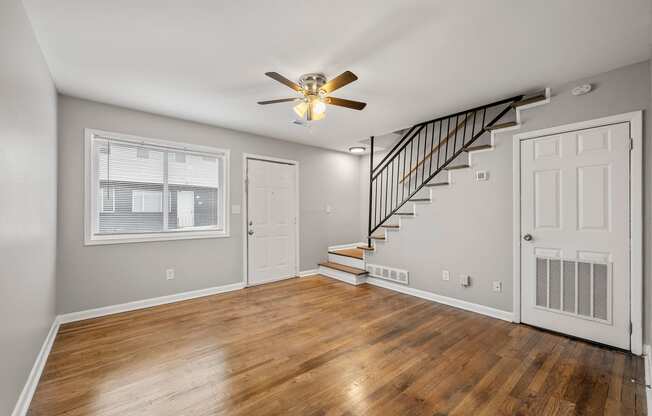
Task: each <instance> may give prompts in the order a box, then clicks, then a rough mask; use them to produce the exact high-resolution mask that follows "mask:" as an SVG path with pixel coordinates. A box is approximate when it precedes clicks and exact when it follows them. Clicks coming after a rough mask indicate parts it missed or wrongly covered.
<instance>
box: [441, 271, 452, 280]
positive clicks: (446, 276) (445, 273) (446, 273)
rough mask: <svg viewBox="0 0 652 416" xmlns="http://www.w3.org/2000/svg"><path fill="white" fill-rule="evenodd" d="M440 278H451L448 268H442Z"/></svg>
mask: <svg viewBox="0 0 652 416" xmlns="http://www.w3.org/2000/svg"><path fill="white" fill-rule="evenodd" d="M441 280H451V272H449V271H448V270H442V272H441Z"/></svg>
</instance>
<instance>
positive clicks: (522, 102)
mask: <svg viewBox="0 0 652 416" xmlns="http://www.w3.org/2000/svg"><path fill="white" fill-rule="evenodd" d="M546 98H547V97H546V93H545V92H544V93H542V94H537V95H534V96H532V97H529V98H523V99H522V100H520V101H516V102H515V103H513V104H512V108H518V107H523V106H524V105H528V104H534V103H538V102H539V101H544V100H545V99H546Z"/></svg>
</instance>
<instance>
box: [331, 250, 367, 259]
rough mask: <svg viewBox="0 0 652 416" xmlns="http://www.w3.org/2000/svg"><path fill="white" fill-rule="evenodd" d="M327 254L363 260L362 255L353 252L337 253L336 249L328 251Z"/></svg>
mask: <svg viewBox="0 0 652 416" xmlns="http://www.w3.org/2000/svg"><path fill="white" fill-rule="evenodd" d="M356 248H357V247H356ZM328 254H335V255H336V256H342V257H350V258H352V259H358V260H364V257H358V256H354V255H353V254H344V253H338V252H337V251H329V252H328Z"/></svg>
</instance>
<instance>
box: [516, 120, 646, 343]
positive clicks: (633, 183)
mask: <svg viewBox="0 0 652 416" xmlns="http://www.w3.org/2000/svg"><path fill="white" fill-rule="evenodd" d="M616 123H630V133H631V139H632V150H631V152H630V204H629V207H630V208H629V209H630V320H631V323H632V334H631V336H630V350H631V351H632V353H634V354H636V355H641V354H642V353H643V112H642V111H633V112H631V113H624V114H618V115H614V116H609V117H602V118H598V119H594V120H587V121H582V122H579V123H572V124H566V125H562V126H556V127H551V128H547V129H541V130H535V131H528V132H523V133H519V134H516V135H514V137H513V152H512V153H513V154H512V158H513V160H512V166H513V200H514V206H513V210H514V211H513V219H514V223H513V232H514V234H513V257H514V267H513V275H514V293H513V302H514V322H520V321H521V229H520V228H521V201H520V192H521V180H520V179H521V158H520V145H521V141H522V140H526V139H533V138H536V137H541V136H549V135H552V134H560V133H565V132H568V131H573V130H584V129H590V128H595V127H600V126H605V125H609V124H616Z"/></svg>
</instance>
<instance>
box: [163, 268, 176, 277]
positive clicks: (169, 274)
mask: <svg viewBox="0 0 652 416" xmlns="http://www.w3.org/2000/svg"><path fill="white" fill-rule="evenodd" d="M165 278H166V279H167V280H172V279H174V269H166V270H165Z"/></svg>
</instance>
